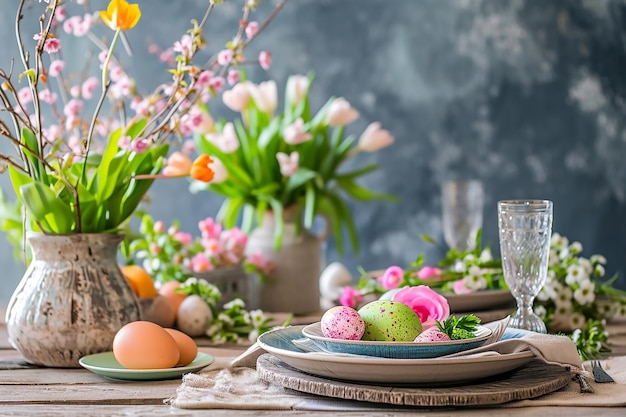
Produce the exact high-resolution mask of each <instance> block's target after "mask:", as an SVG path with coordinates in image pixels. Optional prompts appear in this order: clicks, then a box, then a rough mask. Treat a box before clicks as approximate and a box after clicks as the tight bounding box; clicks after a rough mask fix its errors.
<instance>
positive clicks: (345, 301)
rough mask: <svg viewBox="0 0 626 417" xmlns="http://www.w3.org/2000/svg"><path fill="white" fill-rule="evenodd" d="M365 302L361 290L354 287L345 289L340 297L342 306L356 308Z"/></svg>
mask: <svg viewBox="0 0 626 417" xmlns="http://www.w3.org/2000/svg"><path fill="white" fill-rule="evenodd" d="M362 302H363V296H362V295H361V293H359V290H357V289H355V288H352V287H343V290H342V291H341V295H340V296H339V303H340V304H341V305H342V306H347V307H351V308H356V307H357V306H358V305H359V303H362Z"/></svg>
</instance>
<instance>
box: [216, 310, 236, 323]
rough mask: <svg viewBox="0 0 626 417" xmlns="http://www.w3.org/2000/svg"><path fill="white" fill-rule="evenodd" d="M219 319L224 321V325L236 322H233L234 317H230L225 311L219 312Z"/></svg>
mask: <svg viewBox="0 0 626 417" xmlns="http://www.w3.org/2000/svg"><path fill="white" fill-rule="evenodd" d="M217 319H218V320H219V321H221V322H222V323H224V325H226V326H232V325H233V324H235V323H234V322H233V319H232V317H230V316H229V315H228V314H225V313H220V314H218V315H217Z"/></svg>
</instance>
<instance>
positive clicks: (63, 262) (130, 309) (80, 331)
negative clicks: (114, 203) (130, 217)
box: [6, 234, 140, 367]
mask: <svg viewBox="0 0 626 417" xmlns="http://www.w3.org/2000/svg"><path fill="white" fill-rule="evenodd" d="M121 240H122V236H121V235H116V234H72V235H44V234H32V235H30V236H29V242H30V244H31V247H32V252H33V260H32V262H31V264H30V266H29V267H28V269H27V270H26V273H25V274H24V277H23V278H22V280H21V281H20V283H19V285H18V287H17V289H16V290H15V292H14V293H13V296H12V297H11V300H10V301H9V306H8V309H7V313H6V323H7V331H8V334H9V342H10V343H11V345H12V346H13V347H15V348H16V349H17V350H18V351H19V352H20V353H21V354H22V355H23V356H24V358H25V359H26V361H27V362H29V363H32V364H36V365H44V366H50V367H79V366H80V365H79V363H78V360H79V359H80V358H81V357H82V356H85V355H89V354H92V353H98V352H103V351H108V350H111V346H112V342H113V337H114V336H115V333H116V332H117V331H118V330H119V329H120V328H121V327H122V326H123V325H124V324H126V323H129V322H131V321H135V320H139V318H140V309H139V305H138V302H137V299H136V298H135V295H134V294H133V292H132V289H131V288H130V286H129V284H128V282H127V281H126V279H125V278H124V276H123V275H122V272H121V270H120V268H119V266H118V263H117V249H118V246H119V244H120V242H121Z"/></svg>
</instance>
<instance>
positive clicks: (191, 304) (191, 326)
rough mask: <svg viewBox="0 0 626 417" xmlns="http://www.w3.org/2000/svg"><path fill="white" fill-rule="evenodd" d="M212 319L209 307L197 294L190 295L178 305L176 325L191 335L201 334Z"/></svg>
mask: <svg viewBox="0 0 626 417" xmlns="http://www.w3.org/2000/svg"><path fill="white" fill-rule="evenodd" d="M212 321H213V313H212V312H211V308H210V307H209V305H208V304H207V303H206V301H204V300H203V299H202V297H200V296H199V295H190V296H189V297H187V298H185V299H184V300H183V302H182V303H181V304H180V307H178V314H177V316H176V326H177V327H178V329H179V330H180V331H181V332H183V333H185V334H187V335H189V336H191V337H197V336H202V335H203V334H204V332H205V331H206V329H208V328H209V325H210V324H211V322H212Z"/></svg>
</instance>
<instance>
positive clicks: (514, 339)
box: [447, 328, 589, 376]
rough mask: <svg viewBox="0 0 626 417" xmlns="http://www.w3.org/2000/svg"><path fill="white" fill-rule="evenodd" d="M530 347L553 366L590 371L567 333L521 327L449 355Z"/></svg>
mask: <svg viewBox="0 0 626 417" xmlns="http://www.w3.org/2000/svg"><path fill="white" fill-rule="evenodd" d="M525 350H530V351H531V352H533V353H534V355H535V356H536V357H537V358H538V359H541V360H542V361H544V362H545V363H547V364H549V365H559V366H564V367H567V368H569V369H570V371H571V372H573V373H575V374H585V375H586V376H588V375H589V374H588V373H587V371H585V370H584V369H583V367H582V363H581V360H580V356H579V355H578V350H577V349H576V345H575V344H574V342H572V340H571V339H570V338H569V337H567V336H558V335H551V334H541V333H535V332H529V331H526V330H519V329H510V328H508V329H506V330H505V331H504V334H503V336H502V338H501V340H500V341H498V342H495V343H487V344H485V345H483V346H479V347H477V348H474V349H470V350H465V351H463V352H458V353H454V354H451V355H447V357H460V356H462V357H472V356H476V355H480V356H483V355H502V354H510V353H516V352H522V351H525Z"/></svg>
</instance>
